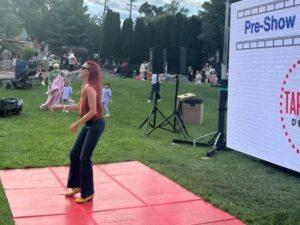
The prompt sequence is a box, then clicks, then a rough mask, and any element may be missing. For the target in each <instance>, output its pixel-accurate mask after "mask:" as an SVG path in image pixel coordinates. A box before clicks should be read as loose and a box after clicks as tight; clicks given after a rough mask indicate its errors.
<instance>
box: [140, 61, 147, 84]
mask: <svg viewBox="0 0 300 225" xmlns="http://www.w3.org/2000/svg"><path fill="white" fill-rule="evenodd" d="M146 66H147V61H146V60H144V62H143V63H142V64H141V66H140V79H141V80H147V68H146Z"/></svg>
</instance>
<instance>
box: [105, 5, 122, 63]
mask: <svg viewBox="0 0 300 225" xmlns="http://www.w3.org/2000/svg"><path fill="white" fill-rule="evenodd" d="M120 23H121V21H120V14H119V13H117V12H114V11H112V10H108V11H107V13H106V15H105V18H104V22H103V42H102V46H101V57H103V58H108V57H111V56H116V55H118V44H119V43H118V40H119V35H120Z"/></svg>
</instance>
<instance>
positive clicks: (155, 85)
mask: <svg viewBox="0 0 300 225" xmlns="http://www.w3.org/2000/svg"><path fill="white" fill-rule="evenodd" d="M158 77H159V75H158V74H156V73H154V74H152V79H151V83H152V86H151V91H150V95H149V99H148V101H147V102H149V103H150V102H151V101H152V99H153V95H154V94H155V92H156V91H157V101H159V102H160V101H161V96H160V83H159V79H158Z"/></svg>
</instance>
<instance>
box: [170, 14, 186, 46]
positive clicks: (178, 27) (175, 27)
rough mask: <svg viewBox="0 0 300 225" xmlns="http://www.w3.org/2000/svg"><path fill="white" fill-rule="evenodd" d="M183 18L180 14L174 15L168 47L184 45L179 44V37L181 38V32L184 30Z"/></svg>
mask: <svg viewBox="0 0 300 225" xmlns="http://www.w3.org/2000/svg"><path fill="white" fill-rule="evenodd" d="M184 18H186V17H185V16H183V15H182V14H181V13H177V14H176V15H175V18H174V20H173V24H172V28H171V33H170V42H169V43H170V45H182V44H183V45H184V46H186V45H185V44H184V43H181V36H182V30H183V28H184V20H185V19H184ZM185 35H186V34H185Z"/></svg>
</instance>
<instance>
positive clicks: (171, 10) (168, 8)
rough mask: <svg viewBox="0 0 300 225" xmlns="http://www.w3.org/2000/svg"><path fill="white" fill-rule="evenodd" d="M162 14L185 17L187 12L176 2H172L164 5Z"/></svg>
mask: <svg viewBox="0 0 300 225" xmlns="http://www.w3.org/2000/svg"><path fill="white" fill-rule="evenodd" d="M163 9H164V12H165V13H166V14H171V15H176V14H177V13H180V14H183V15H187V14H188V13H189V10H188V9H186V8H184V7H181V6H180V3H179V2H178V1H175V0H173V1H172V2H171V3H170V4H165V5H164V6H163Z"/></svg>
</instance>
